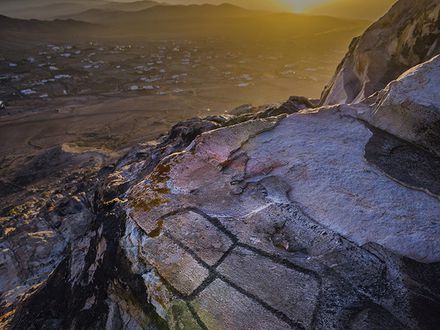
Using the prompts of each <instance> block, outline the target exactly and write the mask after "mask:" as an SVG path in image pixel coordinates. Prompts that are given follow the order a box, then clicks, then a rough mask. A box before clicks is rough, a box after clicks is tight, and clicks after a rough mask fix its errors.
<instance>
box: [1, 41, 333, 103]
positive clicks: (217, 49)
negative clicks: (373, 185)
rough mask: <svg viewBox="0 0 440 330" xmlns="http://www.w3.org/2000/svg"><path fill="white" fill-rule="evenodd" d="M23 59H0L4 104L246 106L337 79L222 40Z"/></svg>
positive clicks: (54, 50) (70, 48)
mask: <svg viewBox="0 0 440 330" xmlns="http://www.w3.org/2000/svg"><path fill="white" fill-rule="evenodd" d="M237 48H238V47H237ZM20 55H22V56H18V54H17V55H16V56H14V57H13V58H12V57H6V56H4V57H0V68H1V70H0V72H1V74H0V100H1V101H3V102H4V103H7V104H11V105H19V104H22V103H26V101H28V100H36V99H37V100H42V101H44V100H50V99H53V98H59V97H72V96H88V95H93V96H96V95H102V96H106V95H107V96H111V95H125V96H137V95H166V94H180V93H186V94H191V95H197V94H198V93H199V92H203V90H205V91H206V90H216V89H217V90H219V91H221V90H224V89H226V90H227V89H230V90H231V91H237V90H238V93H243V95H244V97H243V103H245V101H247V102H251V101H252V99H251V98H252V95H260V96H261V95H262V94H263V95H264V94H266V95H267V96H268V101H270V97H269V95H270V94H273V91H272V90H271V88H270V87H271V86H274V87H275V88H276V86H277V85H278V83H279V85H280V86H286V85H287V86H294V85H295V84H297V85H301V87H302V88H304V87H306V88H308V90H311V91H313V90H315V89H317V90H318V89H319V88H321V84H320V81H322V80H323V79H324V78H325V77H327V76H329V75H330V74H331V72H332V70H331V68H332V67H331V65H329V67H325V66H321V67H318V68H312V66H313V63H309V65H310V67H308V63H307V57H305V58H297V61H296V62H292V57H291V56H287V54H282V53H279V54H269V51H268V54H267V55H265V54H264V53H260V54H255V53H252V51H251V52H249V53H246V48H243V47H241V49H237V50H231V49H225V48H224V47H222V42H221V40H213V39H207V40H203V41H198V42H195V41H191V40H179V41H173V40H159V41H156V42H148V43H147V44H137V45H135V44H125V45H117V44H101V43H97V42H93V41H90V42H85V43H79V44H45V45H40V46H36V47H35V48H33V49H30V50H27V51H26V52H23V54H20ZM321 62H323V63H325V61H322V60H321ZM329 62H331V60H329ZM289 81H290V83H289ZM291 89H292V87H289V88H288V90H289V91H291ZM240 90H242V91H240ZM265 90H266V92H265ZM300 92H301V91H299V93H300ZM282 93H283V92H282V90H280V92H279V93H276V94H282ZM277 96H278V95H277ZM279 96H281V95H279ZM287 96H288V94H286V97H287ZM316 96H317V95H316ZM34 104H35V103H34ZM238 105H239V104H237V106H238Z"/></svg>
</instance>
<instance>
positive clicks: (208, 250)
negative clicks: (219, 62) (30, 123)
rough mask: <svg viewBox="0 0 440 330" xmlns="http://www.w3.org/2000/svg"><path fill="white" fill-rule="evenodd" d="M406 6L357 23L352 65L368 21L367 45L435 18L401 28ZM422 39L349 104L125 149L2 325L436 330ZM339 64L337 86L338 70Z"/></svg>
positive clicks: (430, 136) (434, 77) (431, 61)
mask: <svg viewBox="0 0 440 330" xmlns="http://www.w3.org/2000/svg"><path fill="white" fill-rule="evenodd" d="M408 3H409V2H408V1H405V0H401V1H399V2H398V3H397V4H396V5H395V6H394V7H393V9H392V10H391V12H390V13H389V14H387V15H386V16H384V18H382V19H381V20H380V21H379V23H376V24H375V25H373V27H372V28H370V29H369V30H368V31H367V32H366V34H365V35H364V36H363V37H361V38H360V39H359V40H361V41H357V43H358V44H357V45H358V46H357V47H358V48H356V51H355V53H358V52H359V54H360V50H361V48H359V47H360V46H359V45H362V40H366V39H368V38H370V37H368V36H369V34H371V31H376V33H377V31H378V30H377V29H378V26H382V30H380V32H381V35H382V37H381V38H377V40H382V39H383V40H388V39H389V40H394V39H393V38H395V33H394V28H393V29H392V30H391V32H390V31H389V30H388V28H389V27H390V26H400V25H399V24H402V25H401V27H402V28H404V29H406V28H408V26H409V27H410V28H409V29H410V30H411V29H412V27H414V26H413V25H412V24H413V23H414V22H420V20H421V19H422V21H423V20H424V19H425V18H426V17H428V18H429V17H431V18H432V17H434V16H432V12H431V10H434V11H435V10H437V7H438V6H437V4H438V3H437V2H436V1H416V5H415V6H414V10H412V11H409V12H406V16H405V18H402V16H401V15H398V13H401V12H402V10H403V9H402V8H407V7H405V6H408ZM413 3H414V2H413ZM419 6H421V7H419ZM420 8H423V10H422V9H420ZM432 8H434V9H432ZM419 9H420V10H419ZM425 9H426V11H425ZM428 12H429V13H428ZM427 13H428V14H427ZM431 18H430V19H428V21H429V22H431ZM396 20H397V21H396ZM385 22H387V24H385ZM399 22H405V24H406V25H405V26H404V23H399ZM423 22H424V21H423ZM429 22H428V23H426V24H424V25H423V26H424V27H426V26H431V25H432V24H431V25H430V24H429ZM436 22H437V24H438V18H437V21H436ZM415 24H416V25H417V24H419V23H415ZM417 26H418V25H417ZM428 30H429V31H432V30H431V27H429V28H428ZM423 31H425V30H423ZM434 33H436V32H434ZM436 36H437V37H436V38H437V39H435V40H434V41H432V39H431V38H428V39H423V42H422V41H420V42H421V44H420V43H419V46H418V47H417V48H418V49H421V46H420V45H423V46H426V45H431V46H429V49H432V53H430V54H428V53H426V54H425V55H426V58H425V57H423V56H421V57H418V58H416V59H413V60H414V63H413V62H411V65H410V64H408V63H407V64H404V65H403V64H399V70H398V71H402V72H403V71H405V70H406V69H407V66H408V65H409V66H413V65H416V66H414V67H411V68H409V71H407V72H404V73H403V74H402V75H400V73H402V72H399V75H400V77H398V75H397V76H396V77H394V78H391V80H393V81H392V82H391V83H390V84H389V85H388V86H385V85H383V86H380V87H376V89H375V88H374V87H371V88H372V89H371V92H370V91H369V92H365V91H363V92H361V93H364V94H363V95H364V96H369V95H370V94H374V93H376V92H377V93H376V94H374V95H372V96H370V97H368V98H364V97H359V98H358V99H357V100H358V101H360V102H359V103H357V104H351V105H349V104H345V102H347V101H348V99H344V100H340V101H339V102H338V103H342V104H337V105H331V106H324V107H319V108H315V107H314V103H313V102H311V101H309V100H306V99H304V98H298V97H293V98H291V99H290V100H289V101H288V102H286V103H285V104H283V105H282V106H271V107H267V108H252V107H246V108H241V109H238V110H237V111H236V112H235V113H237V115H231V116H212V117H208V118H205V119H192V120H189V121H186V122H182V123H179V124H177V125H176V126H175V127H173V129H172V130H171V131H170V132H169V133H168V134H167V135H164V136H163V137H161V139H159V140H158V141H156V142H155V143H147V144H143V145H139V146H137V147H135V148H133V149H132V150H131V151H130V152H129V153H128V154H127V155H126V156H125V157H124V158H122V159H120V160H119V161H118V162H117V163H116V165H114V166H113V167H111V168H104V169H103V170H101V172H100V173H99V177H100V181H99V182H98V183H97V184H96V185H93V186H90V187H93V188H90V192H89V193H88V194H86V196H88V198H85V200H87V201H88V204H87V203H86V204H84V205H86V207H85V209H86V210H87V211H86V212H87V214H89V215H90V216H89V217H88V220H87V224H88V229H87V230H86V231H85V233H84V234H82V235H78V236H75V238H74V239H71V240H69V244H66V245H64V246H63V247H62V250H63V251H62V256H63V257H61V256H60V255H56V258H55V259H54V260H56V261H57V262H55V263H56V264H54V265H53V266H52V269H53V272H52V273H51V274H50V276H48V275H47V274H48V271H47V269H46V270H45V271H44V272H41V275H40V277H39V279H40V282H39V284H38V285H36V286H33V287H32V288H29V287H26V288H25V290H24V291H25V294H23V295H21V296H19V295H17V296H15V297H14V298H10V299H9V300H6V299H5V297H6V296H5V295H4V294H2V300H3V301H4V302H3V304H2V308H3V310H4V312H3V313H2V314H4V315H6V316H4V317H3V320H2V322H4V324H5V325H8V327H10V328H12V329H25V328H26V329H41V328H45V329H47V328H49V329H103V328H108V329H167V328H171V329H379V328H380V329H384V328H386V329H436V328H437V327H438V325H439V324H440V318H439V313H438V311H439V310H440V282H439V278H440V276H439V274H440V243H439V242H438V237H439V235H440V217H439V215H440V201H439V199H440V184H439V183H440V170H439V168H440V158H439V156H440V154H439V150H438V146H439V145H440V139H439V137H440V127H439V125H438V123H439V113H440V106H439V100H438V92H437V90H438V76H439V75H438V73H439V67H440V66H439V63H440V58H439V57H438V56H437V57H436V56H435V55H436V54H437V53H438V51H437V50H436V48H435V47H434V48H433V47H432V45H433V44H437V43H438V35H436ZM387 38H388V39H387ZM408 38H409V39H405V40H406V41H409V40H412V39H411V38H410V37H408ZM420 40H422V39H420ZM422 48H423V47H422ZM375 49H376V53H377V54H376V55H377V56H379V55H380V56H379V57H381V58H386V56H388V55H387V54H388V52H387V51H386V52H384V51H383V49H382V48H381V47H380V45H379V46H378V45H376V46H375ZM399 52H400V53H402V56H403V57H405V56H407V54H408V52H407V51H403V50H402V49H401V50H400V51H399ZM365 53H366V54H367V53H368V52H367V51H366V52H365ZM400 53H399V54H400ZM353 54H354V53H353V48H352V49H351V52H350V53H349V54H348V55H347V57H346V60H345V61H344V62H343V65H342V67H341V68H340V71H339V72H338V73H337V76H341V75H344V74H345V72H348V71H349V70H354V68H353V67H354V66H355V65H354V64H351V65H349V64H347V63H348V62H347V58H351V57H353V56H354V55H353ZM428 55H432V56H428ZM355 57H356V56H355ZM371 61H376V60H375V59H374V58H371ZM372 63H373V62H372ZM371 72H373V71H371ZM396 72H397V71H396ZM350 81H351V80H350ZM384 81H385V80H382V83H383V82H384ZM355 85H356V84H354V85H353V84H351V83H349V82H347V81H345V82H344V84H343V85H342V86H343V88H344V90H348V89H350V88H352V87H353V86H355ZM377 86H378V85H377ZM329 95H330V94H329ZM350 101H352V100H350ZM330 103H332V102H330ZM81 214H83V213H81ZM51 215H53V212H51V211H49V212H48V213H47V214H46V215H44V216H40V218H44V219H46V218H47V217H48V216H51ZM67 223H69V222H67ZM6 242H7V243H8V242H14V238H13V236H11V237H8V239H7V240H6ZM51 244H52V243H51V242H48V243H47V246H52V245H51ZM14 276H16V275H14V274H12V273H11V274H9V275H8V276H7V277H6V278H7V279H14V278H16V277H14ZM47 276H48V277H47ZM45 277H47V279H46V280H44V278H45ZM20 281H23V279H17V280H16V282H14V283H7V281H6V284H5V280H2V282H1V283H2V285H3V286H4V287H7V288H8V290H7V291H5V289H2V292H9V294H14V293H16V292H17V289H16V285H17V283H19V282H20ZM5 302H7V303H5ZM8 313H9V314H8Z"/></svg>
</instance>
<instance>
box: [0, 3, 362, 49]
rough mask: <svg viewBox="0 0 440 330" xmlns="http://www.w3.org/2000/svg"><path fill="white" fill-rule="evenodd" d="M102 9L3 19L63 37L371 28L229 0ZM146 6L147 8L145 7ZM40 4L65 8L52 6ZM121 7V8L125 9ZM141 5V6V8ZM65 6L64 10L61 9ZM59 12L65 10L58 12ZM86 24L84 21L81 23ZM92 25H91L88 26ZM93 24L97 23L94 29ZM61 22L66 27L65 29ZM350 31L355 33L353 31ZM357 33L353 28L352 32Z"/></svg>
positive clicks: (271, 35)
mask: <svg viewBox="0 0 440 330" xmlns="http://www.w3.org/2000/svg"><path fill="white" fill-rule="evenodd" d="M92 2H93V1H92ZM95 3H99V4H100V7H99V8H98V9H96V8H94V9H87V10H85V11H82V12H80V13H74V14H69V15H62V16H61V18H62V20H60V19H57V20H55V21H38V20H29V21H26V20H21V19H15V20H13V19H11V18H6V17H0V27H2V29H1V30H2V31H1V32H2V33H0V34H3V35H5V34H6V33H7V32H8V31H9V30H11V31H17V29H19V30H26V31H28V33H29V34H32V33H34V34H35V33H37V32H42V31H44V33H46V34H49V33H52V34H54V35H62V34H63V32H64V31H65V30H66V29H67V30H69V31H72V30H74V29H75V28H77V29H78V30H84V29H83V28H86V29H89V30H90V33H92V32H93V33H95V35H103V36H106V37H125V36H134V35H136V36H140V35H146V36H150V37H159V38H160V37H207V36H208V37H209V36H217V37H218V36H220V37H225V38H229V40H233V39H237V38H238V39H240V38H245V39H247V40H264V41H265V42H267V41H270V40H286V42H287V40H292V39H293V38H299V37H302V38H304V37H308V38H312V37H313V38H316V37H318V36H322V39H327V40H331V38H332V37H333V36H335V37H338V36H339V37H340V36H342V35H344V36H347V34H349V35H350V37H351V36H353V35H354V34H357V33H359V32H361V31H362V29H363V28H365V27H366V26H368V24H369V22H368V21H364V20H350V19H341V18H335V17H329V16H310V15H300V14H293V13H276V12H268V11H257V10H248V9H244V8H241V7H238V6H234V5H231V4H222V5H208V4H204V5H187V6H184V5H161V4H159V3H157V2H153V1H140V2H135V3H129V4H123V3H114V2H113V3H106V4H105V6H104V5H102V3H101V2H100V1H99V0H96V1H95ZM63 5H65V6H66V7H64V8H70V9H74V8H77V9H78V8H80V7H79V6H82V3H81V2H80V1H79V2H75V3H71V2H66V3H64V4H63ZM145 7H147V8H145ZM42 8H46V9H47V8H55V9H57V8H58V9H59V8H63V6H62V5H61V4H57V5H54V4H49V5H46V7H42ZM121 8H122V9H123V10H121ZM139 8H142V9H141V10H138V9H139ZM63 10H64V9H63ZM59 12H61V9H60V10H59ZM82 22H84V23H82ZM86 23H88V24H86ZM90 23H92V24H94V25H93V28H92V25H90ZM63 24H64V25H65V26H66V29H63ZM350 31H351V32H350ZM353 31H355V32H353Z"/></svg>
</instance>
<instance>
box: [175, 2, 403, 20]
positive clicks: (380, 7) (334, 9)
mask: <svg viewBox="0 0 440 330" xmlns="http://www.w3.org/2000/svg"><path fill="white" fill-rule="evenodd" d="M395 1H396V0H170V1H166V2H169V3H171V2H172V3H176V4H188V3H198V4H200V3H214V4H220V3H224V2H229V3H232V4H236V5H239V6H243V7H247V8H256V9H272V10H288V11H294V12H301V13H311V14H321V15H332V16H341V17H353V18H363V19H376V18H378V17H379V16H381V15H383V14H384V13H385V12H386V11H387V9H389V7H390V6H391V5H392V4H393V3H394V2H395Z"/></svg>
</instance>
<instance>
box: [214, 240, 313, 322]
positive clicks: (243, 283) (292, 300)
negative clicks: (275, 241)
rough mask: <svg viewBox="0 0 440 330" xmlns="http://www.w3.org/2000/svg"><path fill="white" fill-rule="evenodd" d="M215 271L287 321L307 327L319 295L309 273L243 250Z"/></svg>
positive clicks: (234, 254)
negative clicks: (281, 314)
mask: <svg viewBox="0 0 440 330" xmlns="http://www.w3.org/2000/svg"><path fill="white" fill-rule="evenodd" d="M218 271H219V273H220V274H222V275H224V276H225V277H226V278H227V279H228V280H230V281H231V282H233V283H234V284H235V285H237V286H239V287H241V288H243V289H244V290H246V291H247V292H249V293H250V294H252V295H253V296H256V297H258V298H259V299H261V300H262V301H264V302H265V303H267V304H268V305H270V306H271V307H273V308H274V309H275V310H278V311H280V312H282V313H284V315H286V316H287V317H288V318H289V319H290V320H292V321H294V322H298V323H300V324H302V325H303V326H304V327H306V328H309V327H310V325H311V323H312V317H313V313H314V311H315V308H316V302H317V298H318V295H319V283H318V282H317V281H316V279H315V278H314V277H313V276H310V273H308V272H306V273H304V272H302V271H301V269H300V268H299V267H298V268H296V267H293V266H292V267H287V266H286V265H283V264H282V263H280V262H274V261H273V260H271V259H269V258H267V257H263V256H259V255H257V254H255V253H254V252H252V251H250V250H247V249H243V248H237V249H234V250H233V251H232V252H231V254H230V255H229V256H228V257H227V258H226V259H225V261H224V262H223V263H222V264H221V265H220V266H219V268H218ZM274 292H277V294H274Z"/></svg>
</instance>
